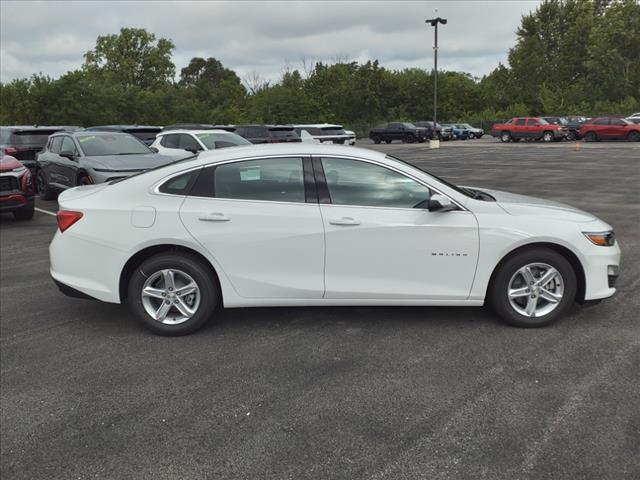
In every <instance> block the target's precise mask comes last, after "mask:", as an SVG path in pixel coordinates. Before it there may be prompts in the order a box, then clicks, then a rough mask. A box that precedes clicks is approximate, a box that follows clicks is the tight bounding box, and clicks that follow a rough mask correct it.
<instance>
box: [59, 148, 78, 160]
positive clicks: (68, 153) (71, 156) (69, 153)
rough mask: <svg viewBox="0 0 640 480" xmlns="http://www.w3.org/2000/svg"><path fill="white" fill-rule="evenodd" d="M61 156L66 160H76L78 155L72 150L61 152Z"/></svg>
mask: <svg viewBox="0 0 640 480" xmlns="http://www.w3.org/2000/svg"><path fill="white" fill-rule="evenodd" d="M59 155H60V156H61V157H64V158H68V159H69V160H75V159H76V155H75V153H73V152H72V151H71V150H65V151H64V152H60V153H59Z"/></svg>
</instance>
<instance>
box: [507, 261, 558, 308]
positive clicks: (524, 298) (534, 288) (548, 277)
mask: <svg viewBox="0 0 640 480" xmlns="http://www.w3.org/2000/svg"><path fill="white" fill-rule="evenodd" d="M563 294H564V280H563V278H562V275H561V274H560V272H559V271H558V270H557V269H556V268H554V267H552V266H551V265H548V264H546V263H530V264H528V265H525V266H523V267H522V268H520V269H518V270H517V271H516V273H514V274H513V276H512V277H511V280H509V286H508V291H507V296H508V298H509V303H510V304H511V308H513V309H514V310H515V311H516V312H518V313H519V314H520V315H523V316H525V317H542V316H544V315H547V314H549V313H551V312H552V311H553V310H555V309H556V308H557V307H558V305H559V304H560V302H561V301H562V297H563Z"/></svg>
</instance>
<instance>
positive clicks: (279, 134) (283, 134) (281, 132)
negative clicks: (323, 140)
mask: <svg viewBox="0 0 640 480" xmlns="http://www.w3.org/2000/svg"><path fill="white" fill-rule="evenodd" d="M269 133H270V134H271V136H272V137H275V138H292V137H297V136H298V134H297V133H296V131H295V130H294V129H293V127H291V128H270V129H269Z"/></svg>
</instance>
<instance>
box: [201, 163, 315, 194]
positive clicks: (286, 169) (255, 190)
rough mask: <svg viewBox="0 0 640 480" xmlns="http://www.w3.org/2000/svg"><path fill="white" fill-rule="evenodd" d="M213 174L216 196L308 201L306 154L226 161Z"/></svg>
mask: <svg viewBox="0 0 640 480" xmlns="http://www.w3.org/2000/svg"><path fill="white" fill-rule="evenodd" d="M213 177H214V178H213V192H214V196H215V197H216V198H234V199H239V200H265V201H271V202H299V203H304V202H305V194H304V175H303V167H302V158H268V159H264V160H246V161H241V162H233V163H226V164H222V165H218V166H216V167H215V172H214V176H213ZM203 178H206V176H205V177H203Z"/></svg>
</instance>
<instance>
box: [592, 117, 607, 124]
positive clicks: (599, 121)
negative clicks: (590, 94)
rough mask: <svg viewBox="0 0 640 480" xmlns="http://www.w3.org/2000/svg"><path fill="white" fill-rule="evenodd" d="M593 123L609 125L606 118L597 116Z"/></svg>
mask: <svg viewBox="0 0 640 480" xmlns="http://www.w3.org/2000/svg"><path fill="white" fill-rule="evenodd" d="M593 124H594V125H609V119H608V118H598V119H597V120H595V121H594V122H593Z"/></svg>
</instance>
